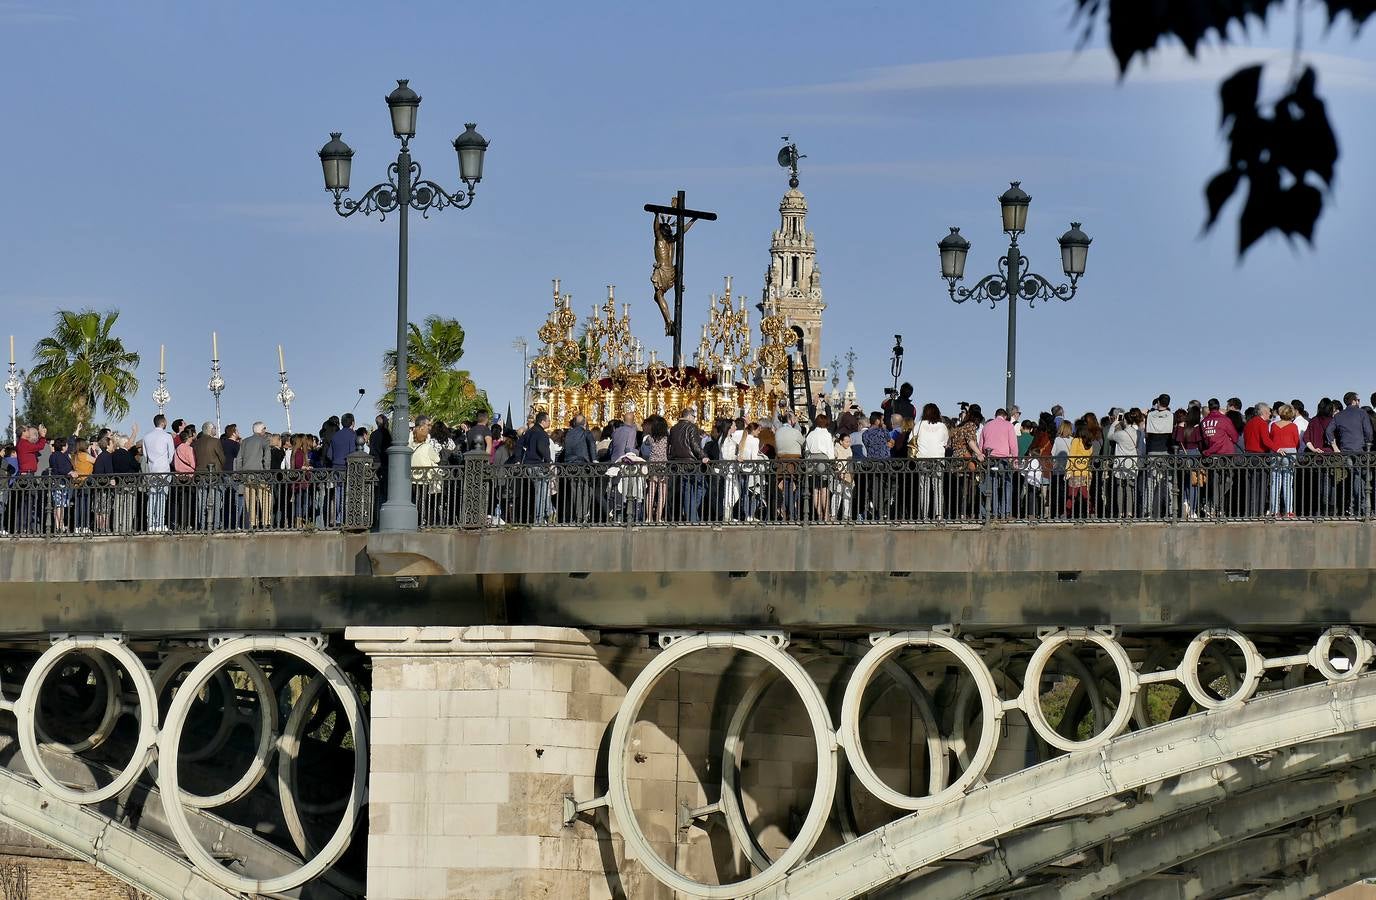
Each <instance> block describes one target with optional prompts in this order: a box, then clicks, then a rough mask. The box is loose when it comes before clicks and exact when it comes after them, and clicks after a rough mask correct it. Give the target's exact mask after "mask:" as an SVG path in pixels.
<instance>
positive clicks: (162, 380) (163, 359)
mask: <svg viewBox="0 0 1376 900" xmlns="http://www.w3.org/2000/svg"><path fill="white" fill-rule="evenodd" d="M171 402H172V395H171V394H170V393H169V392H168V390H167V345H165V344H163V345H161V346H159V347H158V386H157V387H155V388H153V403H154V404H156V405H157V407H158V415H162V414H163V411H164V410H166V409H167V404H169V403H171Z"/></svg>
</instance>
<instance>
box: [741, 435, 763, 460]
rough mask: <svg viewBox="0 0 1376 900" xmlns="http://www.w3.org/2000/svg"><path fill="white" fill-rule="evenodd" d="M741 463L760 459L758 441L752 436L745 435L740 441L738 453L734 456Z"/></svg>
mask: <svg viewBox="0 0 1376 900" xmlns="http://www.w3.org/2000/svg"><path fill="white" fill-rule="evenodd" d="M736 458H737V459H739V460H740V461H741V462H747V461H749V460H752V459H759V458H760V439H759V438H758V437H757V436H756V435H753V434H747V435H746V436H745V439H744V440H742V441H741V448H740V452H739V453H738V454H737V456H736Z"/></svg>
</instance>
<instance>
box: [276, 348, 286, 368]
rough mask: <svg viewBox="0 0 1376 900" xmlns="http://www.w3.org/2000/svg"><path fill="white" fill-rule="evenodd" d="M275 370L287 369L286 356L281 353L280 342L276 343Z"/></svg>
mask: <svg viewBox="0 0 1376 900" xmlns="http://www.w3.org/2000/svg"><path fill="white" fill-rule="evenodd" d="M277 371H279V372H285V371H287V360H286V358H285V357H284V356H283V355H282V345H281V344H278V345H277Z"/></svg>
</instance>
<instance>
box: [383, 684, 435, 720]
mask: <svg viewBox="0 0 1376 900" xmlns="http://www.w3.org/2000/svg"><path fill="white" fill-rule="evenodd" d="M439 714H440V699H439V695H438V694H437V693H436V692H435V691H434V690H423V691H422V690H417V691H397V692H396V693H394V694H393V695H392V716H393V717H394V718H417V719H434V718H437V717H438V716H439Z"/></svg>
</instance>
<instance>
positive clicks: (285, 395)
mask: <svg viewBox="0 0 1376 900" xmlns="http://www.w3.org/2000/svg"><path fill="white" fill-rule="evenodd" d="M277 354H278V362H281V354H282V346H281V345H280V344H279V345H278V346H277ZM277 379H278V381H280V382H281V383H282V389H281V390H280V391H278V392H277V402H278V403H280V404H282V409H284V410H285V411H286V413H287V431H291V401H293V400H295V399H296V392H295V391H293V390H292V389H291V385H289V384H287V368H286V366H285V365H284V366H283V367H282V370H281V371H280V372H278V373H277Z"/></svg>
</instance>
